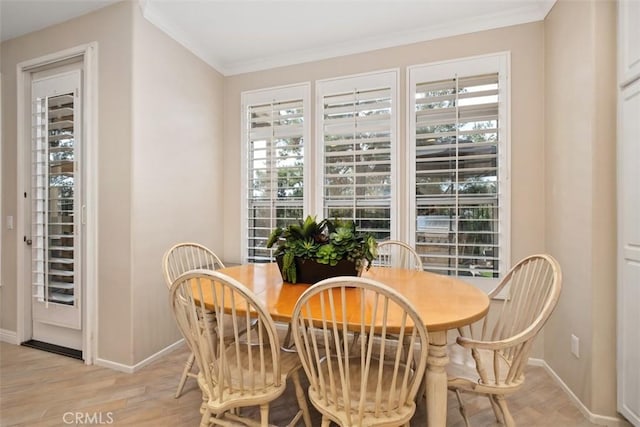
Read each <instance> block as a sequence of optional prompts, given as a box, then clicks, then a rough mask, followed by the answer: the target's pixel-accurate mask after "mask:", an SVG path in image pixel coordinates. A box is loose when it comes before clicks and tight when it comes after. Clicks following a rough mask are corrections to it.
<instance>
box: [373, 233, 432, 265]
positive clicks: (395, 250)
mask: <svg viewBox="0 0 640 427" xmlns="http://www.w3.org/2000/svg"><path fill="white" fill-rule="evenodd" d="M373 265H374V266H380V267H396V268H406V269H409V270H418V271H422V269H423V267H422V259H421V258H420V255H418V253H417V252H416V251H415V249H413V248H412V247H411V246H409V245H408V244H406V243H404V242H401V241H399V240H385V241H382V242H379V243H378V257H377V258H376V259H375V260H374V261H373Z"/></svg>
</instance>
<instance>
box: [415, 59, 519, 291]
mask: <svg viewBox="0 0 640 427" xmlns="http://www.w3.org/2000/svg"><path fill="white" fill-rule="evenodd" d="M507 68H508V55H507V54H498V55H488V56H483V57H477V58H469V59H464V60H458V61H450V62H445V63H437V64H433V65H424V66H415V67H410V68H409V76H408V78H409V91H410V94H409V97H410V98H409V114H410V118H409V128H410V129H409V139H410V141H409V143H410V153H409V158H410V160H409V167H410V175H411V176H410V189H409V190H410V198H411V204H412V206H411V208H410V215H411V218H412V221H411V225H410V228H411V230H410V234H411V237H412V239H413V240H414V241H413V243H414V244H415V247H416V249H417V251H418V252H419V253H420V254H421V256H422V260H423V264H424V266H425V269H426V270H430V271H433V272H437V273H440V274H446V275H456V276H475V277H478V278H497V277H499V276H500V275H501V273H503V272H504V271H505V268H506V267H507V266H508V256H509V247H508V242H509V236H508V234H509V227H508V224H509V199H508V194H509V184H508V179H507V178H508V176H507V170H508V164H507V162H508V146H509V140H508V135H509V132H508V127H507V126H508V116H507V112H508V109H507V105H508V93H509V91H508V85H507Z"/></svg>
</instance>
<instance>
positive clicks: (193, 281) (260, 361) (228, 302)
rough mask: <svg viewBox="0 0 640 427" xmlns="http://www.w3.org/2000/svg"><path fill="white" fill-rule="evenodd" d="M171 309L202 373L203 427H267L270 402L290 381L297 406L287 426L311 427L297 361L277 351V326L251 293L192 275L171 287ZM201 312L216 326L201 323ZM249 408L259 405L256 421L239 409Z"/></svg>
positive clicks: (221, 279)
mask: <svg viewBox="0 0 640 427" xmlns="http://www.w3.org/2000/svg"><path fill="white" fill-rule="evenodd" d="M170 304H171V307H172V311H173V313H174V316H175V319H176V322H177V324H178V327H179V329H180V332H182V334H183V336H184V338H185V340H186V341H187V342H188V343H189V346H190V347H191V349H192V350H193V353H194V355H195V359H196V363H197V364H198V367H199V368H200V371H199V373H198V385H199V386H200V389H201V390H202V394H203V403H202V406H201V412H202V419H201V423H200V426H201V427H207V426H210V425H213V426H216V425H220V426H231V425H237V423H242V424H244V425H249V426H262V427H266V426H268V425H269V403H270V402H272V401H273V400H275V399H276V398H278V397H279V396H281V395H282V394H283V393H284V391H285V388H286V383H287V379H288V378H291V379H292V380H293V383H294V387H295V392H296V393H295V394H296V398H297V400H298V405H299V410H298V411H297V413H296V415H295V417H294V418H293V420H292V421H291V423H290V424H289V426H293V425H296V423H298V422H299V421H300V420H301V419H303V420H304V424H305V426H306V427H311V417H310V414H309V410H308V406H307V402H306V398H305V395H304V390H303V389H302V386H301V384H300V378H299V370H300V368H301V364H300V361H299V359H298V356H297V354H296V353H292V352H283V351H281V349H280V342H279V338H278V334H277V331H276V326H275V323H274V321H273V319H272V318H271V316H270V315H269V313H268V312H267V311H266V309H265V308H264V307H263V306H262V304H261V303H260V302H259V301H258V300H257V298H256V296H255V294H253V292H252V291H250V290H249V289H248V288H246V287H245V286H244V285H243V284H241V283H240V282H238V281H237V280H235V279H233V278H231V277H229V276H227V275H225V274H222V273H220V272H217V271H211V270H195V271H190V272H187V273H185V274H183V275H181V276H179V277H178V278H177V279H176V280H175V281H174V282H173V284H172V285H171V290H170ZM204 311H211V312H213V313H214V316H215V321H214V322H209V321H206V320H207V319H203V318H202V316H201V315H200V313H202V312H204ZM253 324H256V327H255V328H252V327H251V325H253ZM239 325H244V333H242V331H241V330H240V328H239ZM248 406H259V408H260V421H259V422H258V421H256V420H253V419H251V418H250V417H247V416H242V414H241V411H240V408H244V407H248Z"/></svg>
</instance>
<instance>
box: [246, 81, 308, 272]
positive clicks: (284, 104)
mask: <svg viewBox="0 0 640 427" xmlns="http://www.w3.org/2000/svg"><path fill="white" fill-rule="evenodd" d="M242 108H243V123H242V126H243V151H244V155H243V158H244V159H246V164H245V168H244V169H245V170H244V173H243V176H244V181H245V182H244V192H245V197H244V200H243V203H244V205H245V206H244V209H243V211H244V216H245V221H246V223H245V227H243V231H244V233H246V235H245V237H244V238H243V241H244V253H245V255H244V257H243V258H244V259H245V261H247V262H270V261H271V260H272V256H271V254H272V249H267V248H266V241H267V238H268V237H269V233H270V232H271V230H272V229H273V228H275V227H277V226H280V227H284V226H286V225H287V224H289V223H290V222H292V221H295V220H297V219H300V218H302V217H303V215H304V214H305V213H306V212H307V211H308V209H306V207H307V204H306V201H307V197H308V196H307V194H308V192H307V186H308V178H307V175H308V166H307V165H305V157H306V156H305V152H306V150H307V149H306V144H307V143H308V140H309V114H310V113H309V111H310V109H309V85H308V84H305V85H297V86H289V87H283V88H276V89H269V90H262V91H253V92H245V93H243V94H242Z"/></svg>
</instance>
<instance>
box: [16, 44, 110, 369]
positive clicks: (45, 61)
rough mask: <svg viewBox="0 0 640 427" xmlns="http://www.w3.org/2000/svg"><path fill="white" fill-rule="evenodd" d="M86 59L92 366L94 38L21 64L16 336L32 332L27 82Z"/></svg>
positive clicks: (85, 341)
mask: <svg viewBox="0 0 640 427" xmlns="http://www.w3.org/2000/svg"><path fill="white" fill-rule="evenodd" d="M76 58H80V59H81V61H82V70H83V81H84V84H83V93H84V99H83V105H84V112H83V127H84V135H85V137H84V147H83V148H84V154H85V158H84V169H85V170H86V171H92V173H86V174H84V187H85V206H86V208H85V209H84V215H83V222H84V223H85V230H84V233H85V244H84V251H85V266H84V281H83V294H84V304H83V307H84V309H83V314H82V354H83V358H84V362H85V363H86V364H87V365H92V364H93V362H94V360H95V358H96V357H97V354H96V350H97V342H98V341H97V331H98V304H97V299H98V298H97V290H98V175H97V171H98V43H97V42H92V43H87V44H83V45H79V46H76V47H72V48H69V49H65V50H62V51H59V52H55V53H51V54H48V55H45V56H41V57H39V58H35V59H30V60H27V61H24V62H20V63H19V64H18V65H17V66H16V76H17V86H16V89H17V94H16V95H17V104H18V105H17V108H18V109H17V117H18V123H17V125H18V127H17V142H18V149H17V150H16V151H17V157H18V159H17V160H18V173H17V184H18V185H17V188H18V200H17V207H18V209H17V218H16V219H17V221H16V223H17V227H16V228H17V230H16V231H17V233H16V240H17V241H16V247H17V248H22V250H20V249H18V251H17V252H18V253H17V277H18V283H17V305H16V306H17V325H16V336H17V341H18V344H19V343H22V342H24V341H26V340H27V339H29V338H30V337H31V333H32V326H31V272H30V266H29V265H26V264H27V262H26V259H27V257H28V255H27V252H28V251H29V250H30V248H29V246H27V245H26V244H25V243H24V236H27V235H28V234H29V233H30V228H31V226H30V221H29V222H28V221H27V219H26V217H25V216H26V212H27V209H26V206H25V205H26V202H25V196H24V193H25V192H28V191H29V192H30V191H31V190H30V188H27V183H28V180H27V176H28V175H29V172H30V166H29V163H28V162H27V160H28V159H29V153H30V147H31V132H30V129H31V128H30V123H31V121H30V120H29V117H30V109H29V113H27V111H25V108H27V107H28V106H29V104H27V103H26V96H27V94H28V91H27V87H26V86H25V85H27V84H28V85H29V86H30V84H31V73H32V72H33V71H35V70H36V69H38V68H40V67H43V66H46V65H52V64H55V63H57V62H62V61H66V60H70V59H76Z"/></svg>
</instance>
